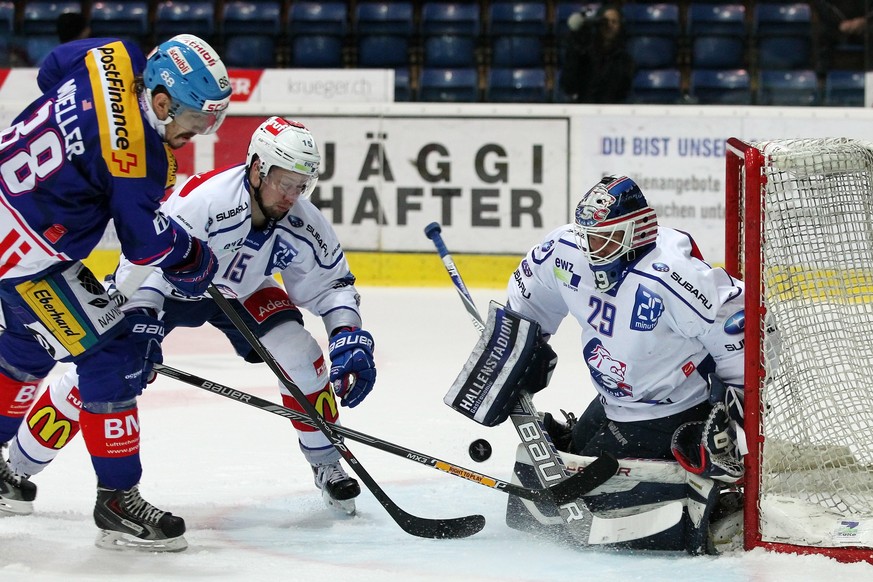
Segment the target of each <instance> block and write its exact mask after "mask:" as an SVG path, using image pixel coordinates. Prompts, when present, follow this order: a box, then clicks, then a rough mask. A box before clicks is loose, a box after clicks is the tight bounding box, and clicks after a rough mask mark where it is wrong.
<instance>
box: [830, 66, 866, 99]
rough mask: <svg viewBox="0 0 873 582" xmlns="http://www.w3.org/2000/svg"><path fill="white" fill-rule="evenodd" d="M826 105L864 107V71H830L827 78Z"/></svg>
mask: <svg viewBox="0 0 873 582" xmlns="http://www.w3.org/2000/svg"><path fill="white" fill-rule="evenodd" d="M825 105H829V106H832V107H863V106H864V73H863V72H862V71H828V73H827V75H826V76H825Z"/></svg>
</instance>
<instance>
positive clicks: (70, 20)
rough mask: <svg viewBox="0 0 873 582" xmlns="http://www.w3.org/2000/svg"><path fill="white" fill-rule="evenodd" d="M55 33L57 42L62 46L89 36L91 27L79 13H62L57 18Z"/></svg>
mask: <svg viewBox="0 0 873 582" xmlns="http://www.w3.org/2000/svg"><path fill="white" fill-rule="evenodd" d="M57 31H58V40H60V41H61V43H62V44H63V43H65V42H70V41H71V40H81V39H83V38H88V37H89V36H91V25H90V24H88V20H87V19H86V18H85V16H84V15H83V14H82V13H80V12H64V13H62V14H61V15H60V16H58V22H57Z"/></svg>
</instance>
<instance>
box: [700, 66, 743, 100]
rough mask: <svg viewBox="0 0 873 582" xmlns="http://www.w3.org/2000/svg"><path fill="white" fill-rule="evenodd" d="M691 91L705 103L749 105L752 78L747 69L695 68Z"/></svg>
mask: <svg viewBox="0 0 873 582" xmlns="http://www.w3.org/2000/svg"><path fill="white" fill-rule="evenodd" d="M689 93H690V95H691V97H693V98H694V99H696V100H697V102H698V103H700V104H704V105H749V104H750V103H751V102H752V90H751V80H750V78H749V72H748V71H747V70H746V69H730V70H723V71H717V70H710V69H693V70H692V71H691V82H690V86H689Z"/></svg>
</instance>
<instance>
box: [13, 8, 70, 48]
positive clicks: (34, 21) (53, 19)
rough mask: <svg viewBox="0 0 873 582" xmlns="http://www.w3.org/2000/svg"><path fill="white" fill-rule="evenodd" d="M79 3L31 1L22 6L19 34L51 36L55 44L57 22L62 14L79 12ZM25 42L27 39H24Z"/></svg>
mask: <svg viewBox="0 0 873 582" xmlns="http://www.w3.org/2000/svg"><path fill="white" fill-rule="evenodd" d="M81 11H82V5H81V4H80V3H79V2H50V1H46V2H43V1H40V0H36V1H31V2H27V3H26V4H25V5H24V14H23V15H22V20H21V32H22V33H23V34H24V35H25V36H26V37H29V36H32V35H46V36H48V35H52V36H54V37H55V41H56V42H55V44H57V20H58V16H59V15H61V14H63V13H64V12H81ZM26 40H27V39H26Z"/></svg>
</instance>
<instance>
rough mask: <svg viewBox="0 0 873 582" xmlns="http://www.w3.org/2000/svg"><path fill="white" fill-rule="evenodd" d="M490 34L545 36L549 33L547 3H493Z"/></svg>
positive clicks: (489, 23) (489, 20)
mask: <svg viewBox="0 0 873 582" xmlns="http://www.w3.org/2000/svg"><path fill="white" fill-rule="evenodd" d="M488 32H489V33H490V34H491V35H492V36H496V35H523V36H544V35H545V34H547V33H548V32H549V28H548V21H547V19H546V3H545V2H524V1H521V2H506V1H498V2H493V3H491V5H490V6H489V8H488Z"/></svg>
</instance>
